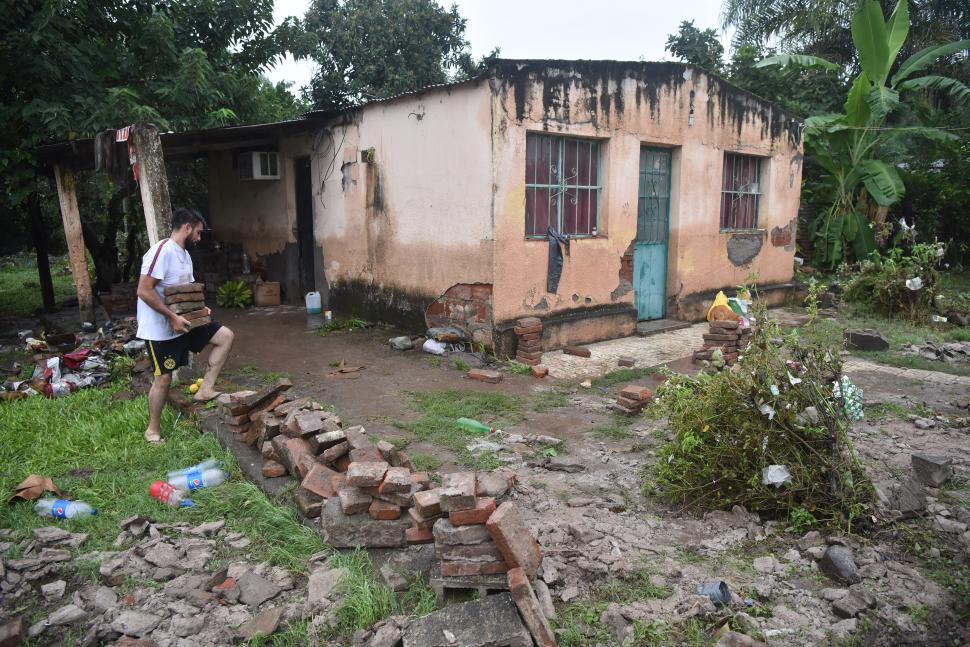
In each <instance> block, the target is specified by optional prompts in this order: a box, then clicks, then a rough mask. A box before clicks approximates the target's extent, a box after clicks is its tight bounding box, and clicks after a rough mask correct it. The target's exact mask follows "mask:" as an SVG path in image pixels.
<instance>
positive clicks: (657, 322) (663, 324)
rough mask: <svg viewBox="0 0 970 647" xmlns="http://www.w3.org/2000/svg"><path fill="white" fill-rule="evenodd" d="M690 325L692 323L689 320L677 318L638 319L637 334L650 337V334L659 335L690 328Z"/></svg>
mask: <svg viewBox="0 0 970 647" xmlns="http://www.w3.org/2000/svg"><path fill="white" fill-rule="evenodd" d="M690 326H691V323H690V322H689V321H679V320H677V319H653V320H652V321H638V322H637V335H639V336H640V337H649V336H650V335H657V334H659V333H662V332H670V331H671V330H680V329H682V328H690Z"/></svg>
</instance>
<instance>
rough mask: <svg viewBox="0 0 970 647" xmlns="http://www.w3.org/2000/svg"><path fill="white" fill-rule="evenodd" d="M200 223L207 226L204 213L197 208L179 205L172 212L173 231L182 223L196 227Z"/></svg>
mask: <svg viewBox="0 0 970 647" xmlns="http://www.w3.org/2000/svg"><path fill="white" fill-rule="evenodd" d="M198 224H201V225H202V226H203V227H205V218H203V217H202V214H201V213H199V212H198V211H196V210H195V209H187V208H186V207H179V208H178V209H176V210H175V211H174V212H172V231H175V230H176V229H178V228H179V227H181V226H182V225H192V226H193V227H195V226H196V225H198Z"/></svg>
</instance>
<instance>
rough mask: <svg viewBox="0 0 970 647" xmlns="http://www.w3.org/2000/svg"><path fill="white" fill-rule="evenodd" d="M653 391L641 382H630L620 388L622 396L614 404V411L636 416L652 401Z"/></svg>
mask: <svg viewBox="0 0 970 647" xmlns="http://www.w3.org/2000/svg"><path fill="white" fill-rule="evenodd" d="M652 397H653V391H651V390H650V389H648V388H647V387H645V386H640V385H639V384H628V385H627V386H625V387H623V388H622V389H620V397H618V398H617V399H616V404H614V405H613V409H614V411H616V412H617V413H622V414H624V415H627V416H635V415H637V414H639V413H640V412H642V411H643V408H644V407H645V406H647V404H649V403H650V398H652Z"/></svg>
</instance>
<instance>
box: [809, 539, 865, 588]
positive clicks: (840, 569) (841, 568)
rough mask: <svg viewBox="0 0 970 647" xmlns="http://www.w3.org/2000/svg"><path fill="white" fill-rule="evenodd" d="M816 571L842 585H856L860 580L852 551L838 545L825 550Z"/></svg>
mask: <svg viewBox="0 0 970 647" xmlns="http://www.w3.org/2000/svg"><path fill="white" fill-rule="evenodd" d="M818 570H820V571H822V572H823V573H825V574H826V575H828V576H829V577H831V578H832V579H833V580H835V581H836V582H841V583H842V584H856V583H858V582H860V581H861V580H862V577H861V576H860V575H859V570H858V568H857V567H856V563H855V559H853V557H852V551H851V550H850V549H849V548H846V547H845V546H839V545H838V544H834V545H832V546H829V547H828V548H826V549H825V553H824V554H823V555H822V559H820V560H819V561H818Z"/></svg>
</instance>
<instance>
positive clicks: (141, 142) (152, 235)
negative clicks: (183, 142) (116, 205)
mask: <svg viewBox="0 0 970 647" xmlns="http://www.w3.org/2000/svg"><path fill="white" fill-rule="evenodd" d="M131 138H132V143H133V144H134V146H135V155H136V157H137V160H138V186H139V187H140V188H141V203H142V209H143V210H144V211H145V229H147V230H148V244H149V245H154V244H155V243H157V242H158V241H160V240H162V239H163V238H168V235H169V234H171V233H172V201H171V199H170V198H169V196H168V177H167V175H166V173H165V156H164V154H163V153H162V140H161V138H160V137H159V136H158V129H157V128H155V126H152V125H151V124H137V125H136V126H134V127H133V128H132V129H131Z"/></svg>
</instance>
